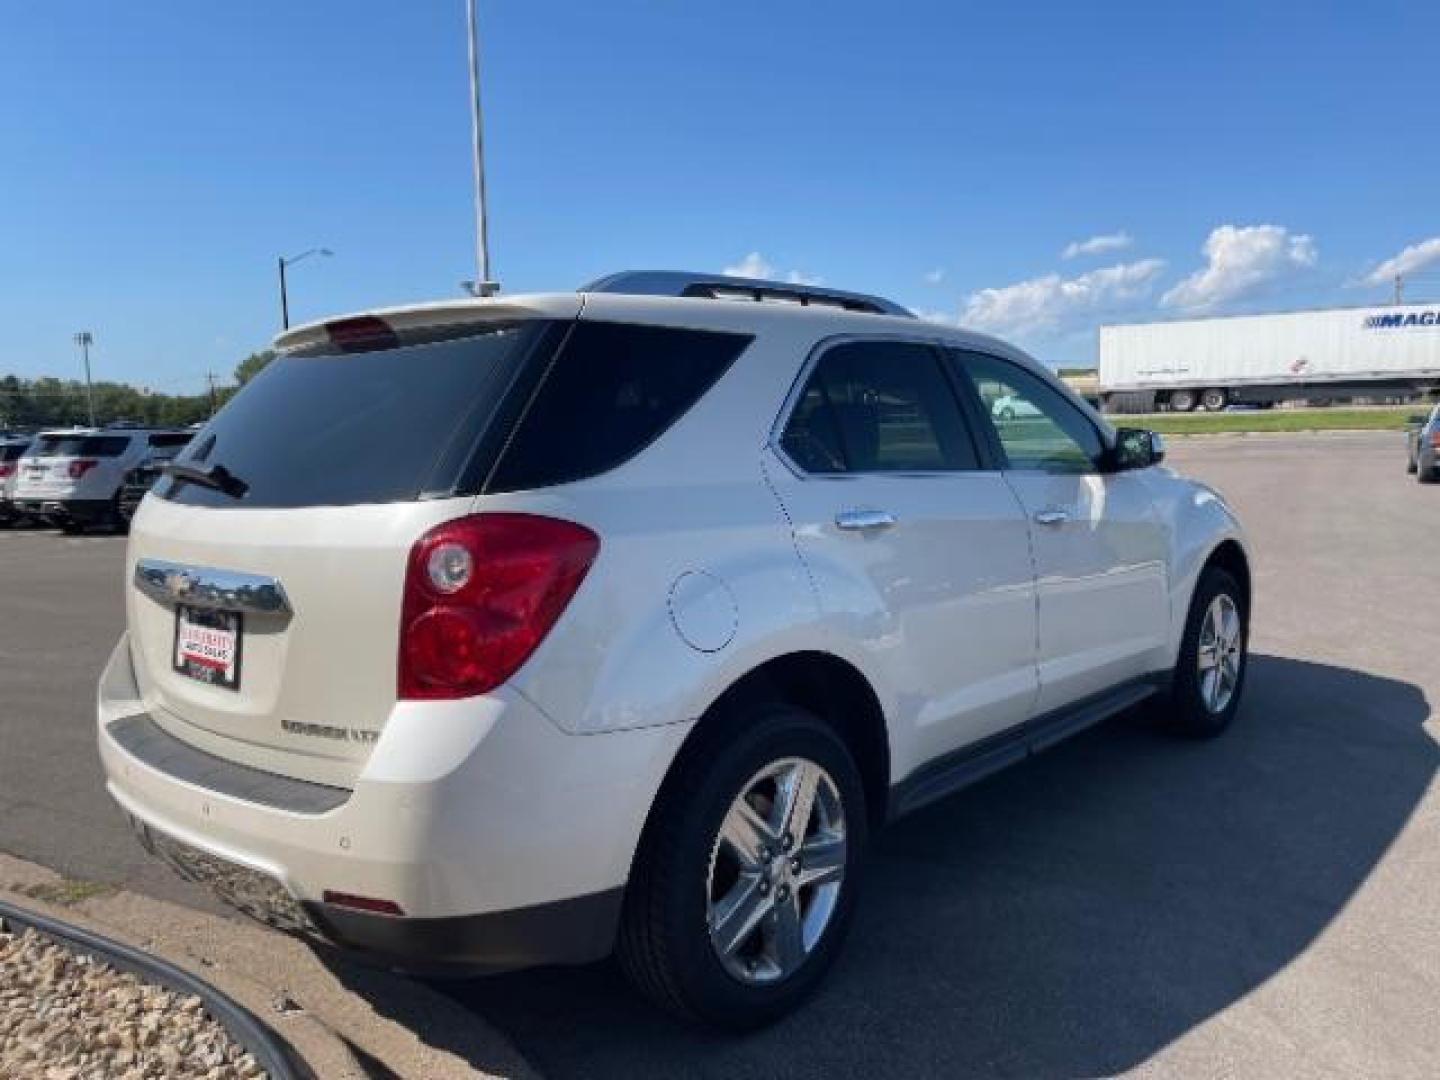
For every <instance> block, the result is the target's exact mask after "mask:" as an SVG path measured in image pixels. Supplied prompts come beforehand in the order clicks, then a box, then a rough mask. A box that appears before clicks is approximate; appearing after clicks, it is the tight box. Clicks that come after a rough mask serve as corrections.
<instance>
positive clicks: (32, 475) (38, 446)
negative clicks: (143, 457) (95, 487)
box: [15, 432, 130, 500]
mask: <svg viewBox="0 0 1440 1080" xmlns="http://www.w3.org/2000/svg"><path fill="white" fill-rule="evenodd" d="M129 447H130V436H129V435H105V434H94V433H81V432H77V433H75V434H64V435H42V436H40V437H39V438H38V439H36V440H35V446H34V447H32V448H31V450H30V451H29V452H28V453H27V454H26V455H25V457H24V458H22V459H21V462H20V469H19V473H18V475H17V477H16V484H15V497H16V498H17V499H41V500H55V499H68V498H71V497H72V496H73V495H74V494H75V489H76V488H77V487H78V486H79V485H80V483H81V481H82V480H83V479H84V477H85V476H86V475H88V474H89V473H90V472H91V471H92V470H94V469H97V468H99V467H100V466H101V465H103V464H105V463H106V462H109V461H111V460H113V459H114V458H118V457H120V456H122V455H123V454H124V453H125V451H126V450H128V449H129Z"/></svg>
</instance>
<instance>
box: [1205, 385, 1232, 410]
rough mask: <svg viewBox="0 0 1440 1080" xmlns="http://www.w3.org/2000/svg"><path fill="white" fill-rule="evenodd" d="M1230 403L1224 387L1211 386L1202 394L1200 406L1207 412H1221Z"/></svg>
mask: <svg viewBox="0 0 1440 1080" xmlns="http://www.w3.org/2000/svg"><path fill="white" fill-rule="evenodd" d="M1229 403H1230V398H1229V395H1228V394H1226V393H1225V389H1224V387H1218V386H1217V387H1211V388H1210V389H1209V390H1206V391H1205V392H1204V393H1203V394H1201V395H1200V407H1201V408H1202V409H1204V410H1205V411H1206V412H1220V411H1222V410H1223V409H1224V408H1225V406H1226V405H1228V404H1229Z"/></svg>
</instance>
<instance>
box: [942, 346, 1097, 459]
mask: <svg viewBox="0 0 1440 1080" xmlns="http://www.w3.org/2000/svg"><path fill="white" fill-rule="evenodd" d="M955 361H956V364H957V366H958V368H959V369H960V371H962V372H963V373H964V375H965V376H966V377H967V378H969V380H970V382H971V385H973V386H974V387H975V391H976V393H977V394H978V395H979V397H980V404H981V407H982V409H983V410H984V412H985V415H986V416H987V417H989V419H990V423H991V424H992V425H993V426H994V429H995V433H996V435H997V436H998V437H999V440H1000V446H1001V449H1002V450H1003V451H1004V453H1005V458H1006V463H1007V465H1008V467H1009V468H1012V469H1042V470H1044V471H1046V472H1065V473H1084V472H1094V471H1095V470H1096V468H1097V467H1098V462H1099V461H1100V457H1101V453H1102V452H1103V449H1104V447H1103V444H1102V443H1101V441H1100V433H1099V432H1098V431H1097V430H1096V429H1095V425H1094V424H1092V423H1091V422H1090V420H1089V419H1088V418H1087V417H1086V416H1085V414H1084V413H1082V412H1081V411H1080V410H1079V409H1077V408H1076V407H1075V406H1074V405H1073V404H1071V403H1070V401H1069V400H1068V399H1067V398H1066V397H1065V395H1064V394H1062V393H1061V392H1060V391H1059V390H1057V389H1056V388H1055V387H1053V386H1051V385H1050V384H1049V383H1047V382H1046V381H1045V380H1044V379H1042V378H1040V377H1039V376H1037V375H1033V374H1031V373H1030V372H1028V371H1026V370H1025V369H1024V368H1022V367H1020V366H1019V365H1018V364H1012V363H1010V362H1009V361H1006V360H1000V359H998V358H996V357H993V356H985V355H983V354H981V353H959V354H956V356H955Z"/></svg>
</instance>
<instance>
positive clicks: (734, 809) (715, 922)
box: [706, 757, 846, 984]
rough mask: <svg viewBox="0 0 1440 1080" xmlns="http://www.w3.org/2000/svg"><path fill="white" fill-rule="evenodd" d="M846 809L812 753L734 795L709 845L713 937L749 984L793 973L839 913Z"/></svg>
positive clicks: (774, 768) (718, 951)
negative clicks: (810, 758) (807, 757)
mask: <svg viewBox="0 0 1440 1080" xmlns="http://www.w3.org/2000/svg"><path fill="white" fill-rule="evenodd" d="M845 853H846V838H845V812H844V807H843V805H842V803H841V801H840V793H839V789H838V788H837V787H836V785H835V781H834V780H833V779H832V778H831V776H830V774H829V773H827V772H826V771H825V770H824V769H823V768H821V767H820V766H819V765H817V764H816V763H815V762H813V761H809V760H807V759H805V758H798V757H788V758H782V759H780V760H778V761H774V762H772V763H770V764H769V765H767V766H766V767H765V768H763V769H761V770H760V771H759V772H757V773H756V774H755V775H754V776H752V777H751V778H750V780H749V781H747V782H746V784H745V786H744V787H743V788H742V789H741V791H740V793H739V795H737V796H736V797H735V801H734V802H733V803H731V805H730V809H729V811H728V812H727V813H726V815H725V818H724V821H723V822H722V823H721V825H720V831H719V834H718V835H717V836H716V837H715V841H714V844H713V845H712V847H711V852H710V872H709V880H708V881H707V883H706V898H707V909H706V914H707V924H708V927H709V932H710V943H711V945H712V947H713V948H714V950H715V955H716V956H717V957H718V958H719V959H720V962H721V964H722V966H723V967H724V968H725V970H726V971H727V972H728V973H729V974H730V975H731V976H733V977H734V978H736V979H738V980H740V981H741V982H744V983H748V984H757V983H770V982H775V981H777V980H780V979H783V978H785V977H786V976H788V975H791V974H792V973H794V972H795V971H796V970H797V969H798V968H799V967H800V966H801V965H802V964H803V963H804V962H805V960H806V958H807V957H808V956H809V955H810V954H811V953H812V952H813V951H814V949H815V947H816V946H817V945H818V944H819V942H820V939H821V937H822V936H823V935H824V933H825V930H826V928H827V927H828V926H829V925H830V921H831V919H832V917H833V916H834V914H835V910H836V905H837V902H838V900H839V897H840V889H841V886H842V883H843V881H844V877H845Z"/></svg>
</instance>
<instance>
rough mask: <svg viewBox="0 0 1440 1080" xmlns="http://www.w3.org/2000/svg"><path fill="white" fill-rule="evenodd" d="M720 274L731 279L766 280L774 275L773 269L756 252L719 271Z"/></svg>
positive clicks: (762, 256)
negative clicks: (751, 278)
mask: <svg viewBox="0 0 1440 1080" xmlns="http://www.w3.org/2000/svg"><path fill="white" fill-rule="evenodd" d="M720 272H721V273H722V274H729V275H730V276H731V277H756V278H768V277H773V276H774V274H775V267H774V266H772V265H771V264H770V263H769V262H767V261H766V259H765V256H764V255H761V254H760V252H758V251H752V252H750V254H749V255H746V256H745V257H744V258H743V259H741V260H740V261H739V262H738V263H734V264H733V265H731V266H727V267H725V269H724V270H721V271H720Z"/></svg>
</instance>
